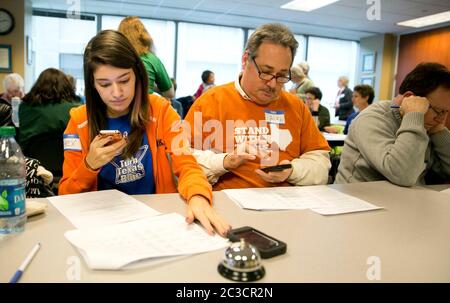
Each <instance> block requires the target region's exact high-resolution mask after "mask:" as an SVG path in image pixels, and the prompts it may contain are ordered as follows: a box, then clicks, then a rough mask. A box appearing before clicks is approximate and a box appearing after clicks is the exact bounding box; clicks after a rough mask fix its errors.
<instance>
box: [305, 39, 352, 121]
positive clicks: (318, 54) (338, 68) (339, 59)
mask: <svg viewBox="0 0 450 303" xmlns="http://www.w3.org/2000/svg"><path fill="white" fill-rule="evenodd" d="M330 50H333V51H330ZM357 52H358V43H356V42H354V41H345V40H337V39H328V38H319V37H309V39H308V58H307V61H308V64H309V67H310V70H309V77H310V78H311V80H312V81H313V82H314V85H315V86H317V87H319V88H320V90H321V91H322V94H323V97H322V105H324V106H326V107H327V108H328V110H329V111H330V115H331V117H334V111H335V110H334V104H335V101H336V94H337V92H338V89H339V88H338V87H337V80H338V78H339V77H340V76H347V77H348V78H349V85H348V87H349V88H350V89H353V86H354V83H355V73H356V62H357Z"/></svg>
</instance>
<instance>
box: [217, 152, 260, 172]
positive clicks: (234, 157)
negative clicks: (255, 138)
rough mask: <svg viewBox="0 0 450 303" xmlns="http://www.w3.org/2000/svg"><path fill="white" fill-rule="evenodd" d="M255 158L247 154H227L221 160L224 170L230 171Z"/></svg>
mask: <svg viewBox="0 0 450 303" xmlns="http://www.w3.org/2000/svg"><path fill="white" fill-rule="evenodd" d="M255 159H256V157H255V156H254V155H251V154H248V153H241V154H235V153H233V154H228V155H226V156H225V158H224V159H223V167H224V168H225V169H226V170H232V169H235V168H238V167H239V166H241V165H242V164H244V163H245V162H247V161H249V160H255Z"/></svg>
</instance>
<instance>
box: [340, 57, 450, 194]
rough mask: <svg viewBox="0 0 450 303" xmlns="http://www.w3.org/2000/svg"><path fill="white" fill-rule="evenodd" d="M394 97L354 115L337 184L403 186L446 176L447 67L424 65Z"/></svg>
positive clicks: (449, 165) (449, 137)
mask: <svg viewBox="0 0 450 303" xmlns="http://www.w3.org/2000/svg"><path fill="white" fill-rule="evenodd" d="M399 93H400V94H399V95H398V96H397V97H396V98H395V99H394V100H393V101H380V102H378V103H375V104H372V105H371V106H370V107H368V108H367V109H365V110H364V111H363V112H361V113H360V114H359V115H358V117H356V118H355V120H353V122H352V126H351V127H350V132H349V134H348V136H347V139H346V141H345V145H344V149H343V151H342V155H341V163H340V165H339V170H338V174H337V176H336V183H351V182H365V181H376V180H389V181H390V182H392V183H394V184H397V185H401V186H413V185H416V184H431V183H440V182H445V181H446V180H449V179H450V132H449V130H448V129H447V128H446V127H445V121H446V119H447V116H448V111H449V110H450V71H449V70H448V69H447V68H446V67H445V66H444V65H441V64H438V63H422V64H419V65H417V66H416V68H414V70H412V71H411V72H410V73H409V74H408V75H407V76H406V77H405V79H404V80H403V82H402V84H401V85H400V88H399Z"/></svg>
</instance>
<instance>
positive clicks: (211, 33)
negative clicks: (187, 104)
mask: <svg viewBox="0 0 450 303" xmlns="http://www.w3.org/2000/svg"><path fill="white" fill-rule="evenodd" d="M243 48H244V31H243V30H242V29H240V28H232V27H224V26H213V25H201V24H192V23H183V22H180V23H179V25H178V58H177V85H178V90H177V97H183V96H187V95H193V94H194V93H195V92H196V90H197V88H198V86H199V85H200V84H201V82H202V81H201V74H202V72H203V71H204V70H211V71H212V72H214V74H215V78H216V81H215V84H216V85H220V84H224V83H227V82H231V81H234V79H235V78H236V77H237V75H238V74H239V72H240V71H241V58H242V51H243Z"/></svg>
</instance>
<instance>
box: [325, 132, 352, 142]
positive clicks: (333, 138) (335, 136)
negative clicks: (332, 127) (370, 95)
mask: <svg viewBox="0 0 450 303" xmlns="http://www.w3.org/2000/svg"><path fill="white" fill-rule="evenodd" d="M322 135H323V136H324V137H325V140H327V141H344V140H345V138H347V135H344V134H332V133H326V132H323V133H322Z"/></svg>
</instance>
